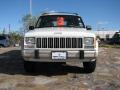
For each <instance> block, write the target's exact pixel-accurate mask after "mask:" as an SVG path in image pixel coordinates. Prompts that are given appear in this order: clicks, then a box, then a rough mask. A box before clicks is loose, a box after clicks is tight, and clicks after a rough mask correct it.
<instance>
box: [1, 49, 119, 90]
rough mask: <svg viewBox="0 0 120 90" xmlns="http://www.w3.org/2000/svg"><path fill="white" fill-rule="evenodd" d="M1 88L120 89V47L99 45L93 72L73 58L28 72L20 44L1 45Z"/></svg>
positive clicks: (18, 89)
mask: <svg viewBox="0 0 120 90" xmlns="http://www.w3.org/2000/svg"><path fill="white" fill-rule="evenodd" d="M0 90H120V49H115V48H100V50H99V57H98V60H97V67H96V70H95V72H93V73H88V74H87V73H85V72H84V71H83V68H82V64H80V63H73V62H72V63H67V65H58V66H56V65H53V66H51V65H46V66H37V69H36V72H35V73H32V74H28V73H26V72H25V71H24V67H23V59H22V56H21V52H20V48H18V47H10V48H0Z"/></svg>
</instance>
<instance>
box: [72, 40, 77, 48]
mask: <svg viewBox="0 0 120 90" xmlns="http://www.w3.org/2000/svg"><path fill="white" fill-rule="evenodd" d="M72 48H77V38H72Z"/></svg>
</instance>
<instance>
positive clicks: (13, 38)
mask: <svg viewBox="0 0 120 90" xmlns="http://www.w3.org/2000/svg"><path fill="white" fill-rule="evenodd" d="M9 37H10V43H11V45H15V44H16V43H20V41H21V39H22V36H21V35H20V34H18V33H17V32H11V33H10V34H9Z"/></svg>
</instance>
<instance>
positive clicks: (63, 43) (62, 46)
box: [60, 38, 65, 48]
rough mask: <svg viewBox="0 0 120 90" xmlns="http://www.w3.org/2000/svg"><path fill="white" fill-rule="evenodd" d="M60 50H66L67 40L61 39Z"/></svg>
mask: <svg viewBox="0 0 120 90" xmlns="http://www.w3.org/2000/svg"><path fill="white" fill-rule="evenodd" d="M60 48H65V38H60Z"/></svg>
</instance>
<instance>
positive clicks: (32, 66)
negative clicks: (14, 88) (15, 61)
mask: <svg viewBox="0 0 120 90" xmlns="http://www.w3.org/2000/svg"><path fill="white" fill-rule="evenodd" d="M24 69H25V71H26V72H28V73H31V72H34V71H35V62H29V61H24Z"/></svg>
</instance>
